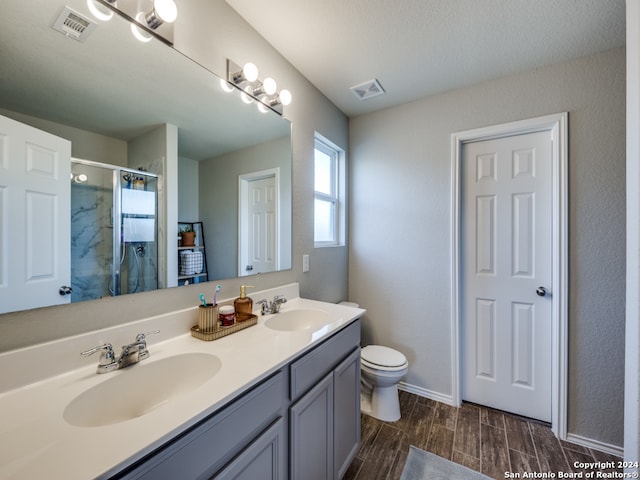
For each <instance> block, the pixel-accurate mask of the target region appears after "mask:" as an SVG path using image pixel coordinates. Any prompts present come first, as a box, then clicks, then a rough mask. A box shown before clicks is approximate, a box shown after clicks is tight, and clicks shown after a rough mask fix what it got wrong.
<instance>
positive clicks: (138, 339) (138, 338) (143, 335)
mask: <svg viewBox="0 0 640 480" xmlns="http://www.w3.org/2000/svg"><path fill="white" fill-rule="evenodd" d="M157 333H160V330H151V331H150V332H146V333H139V334H138V335H136V342H142V341H143V340H146V338H147V335H155V334H157Z"/></svg>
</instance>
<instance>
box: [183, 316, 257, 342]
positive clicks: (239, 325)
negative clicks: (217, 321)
mask: <svg viewBox="0 0 640 480" xmlns="http://www.w3.org/2000/svg"><path fill="white" fill-rule="evenodd" d="M256 323H258V316H257V315H253V314H252V315H251V316H250V317H249V319H248V320H244V321H243V322H236V323H234V324H233V325H230V326H228V327H220V326H218V327H217V328H216V330H211V331H201V330H200V327H198V325H195V326H193V327H191V336H193V337H196V338H198V339H200V340H204V341H206V342H210V341H211V340H217V339H219V338H222V337H226V336H227V335H231V334H232V333H236V332H239V331H240V330H244V329H245V328H248V327H251V326H253V325H255V324H256Z"/></svg>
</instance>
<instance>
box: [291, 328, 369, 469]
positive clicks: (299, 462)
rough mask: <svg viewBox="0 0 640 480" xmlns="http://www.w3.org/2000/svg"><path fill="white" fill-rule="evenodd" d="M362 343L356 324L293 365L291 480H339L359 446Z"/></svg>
mask: <svg viewBox="0 0 640 480" xmlns="http://www.w3.org/2000/svg"><path fill="white" fill-rule="evenodd" d="M359 343H360V322H355V323H354V324H352V325H351V326H349V327H347V328H346V329H345V330H344V331H342V332H341V333H338V334H337V335H335V336H334V337H332V338H331V339H329V340H327V341H326V342H325V343H323V344H321V345H320V346H319V347H317V348H316V349H315V350H312V351H311V352H309V353H308V354H307V355H305V356H303V357H302V358H300V359H299V360H297V361H295V362H294V363H292V365H291V392H292V399H293V400H295V403H294V404H293V405H292V406H291V408H290V409H289V444H290V449H289V465H290V472H291V480H339V479H340V478H342V477H343V476H344V473H345V472H346V470H347V468H348V467H349V464H350V463H351V461H352V460H353V457H354V456H355V454H356V452H357V450H358V447H359V446H360V349H359V347H358V345H359ZM327 372H328V373H327ZM320 375H324V376H320ZM310 385H313V386H312V387H310V389H308V390H306V393H304V394H302V392H303V391H305V388H308V387H309V386H310Z"/></svg>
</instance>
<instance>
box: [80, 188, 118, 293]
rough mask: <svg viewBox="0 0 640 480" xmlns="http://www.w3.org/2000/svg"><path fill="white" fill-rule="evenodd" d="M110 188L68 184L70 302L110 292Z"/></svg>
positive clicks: (111, 240) (111, 251)
mask: <svg viewBox="0 0 640 480" xmlns="http://www.w3.org/2000/svg"><path fill="white" fill-rule="evenodd" d="M112 198H113V190H112V188H104V187H101V186H96V185H87V184H73V186H72V187H71V286H72V287H73V293H72V294H71V301H72V302H79V301H83V300H91V299H95V298H100V297H104V296H107V295H110V292H109V289H110V288H113V285H112V284H111V268H112V267H111V264H112V259H113V247H112V245H113V222H112V218H111V210H112V204H113V203H112Z"/></svg>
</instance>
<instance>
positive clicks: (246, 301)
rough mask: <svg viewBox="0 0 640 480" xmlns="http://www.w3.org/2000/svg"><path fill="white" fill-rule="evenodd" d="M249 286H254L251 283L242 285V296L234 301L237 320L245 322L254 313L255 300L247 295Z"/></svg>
mask: <svg viewBox="0 0 640 480" xmlns="http://www.w3.org/2000/svg"><path fill="white" fill-rule="evenodd" d="M247 288H253V287H252V286H251V285H242V286H241V287H240V296H239V297H238V298H236V299H235V300H234V302H233V306H234V308H235V310H236V322H244V321H245V320H249V318H250V317H251V314H252V313H253V300H252V299H251V297H247Z"/></svg>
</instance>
